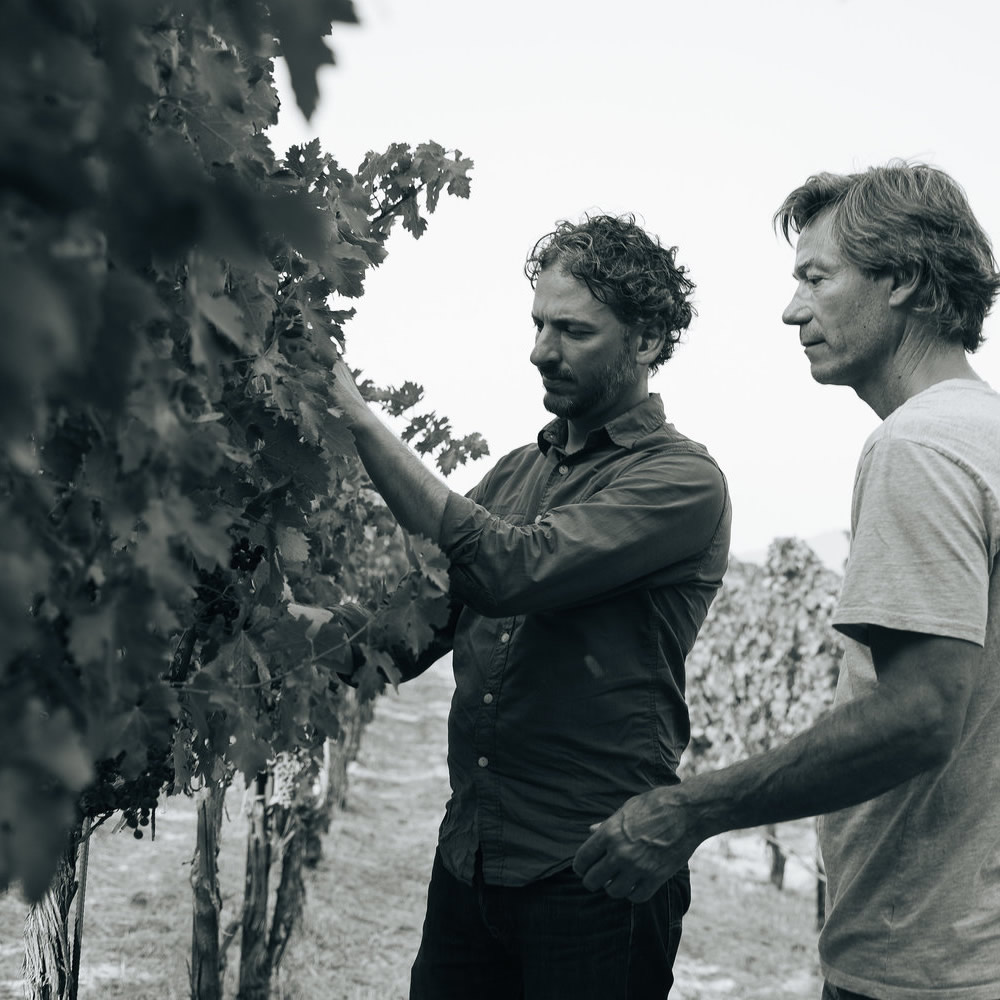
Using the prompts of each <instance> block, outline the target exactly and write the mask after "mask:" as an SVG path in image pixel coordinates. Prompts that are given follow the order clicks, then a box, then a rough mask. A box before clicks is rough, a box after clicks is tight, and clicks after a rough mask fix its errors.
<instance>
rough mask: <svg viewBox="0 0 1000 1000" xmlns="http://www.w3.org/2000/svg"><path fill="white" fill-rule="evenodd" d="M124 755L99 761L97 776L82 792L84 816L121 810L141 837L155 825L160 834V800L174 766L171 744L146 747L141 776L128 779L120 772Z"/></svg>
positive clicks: (133, 834)
mask: <svg viewBox="0 0 1000 1000" xmlns="http://www.w3.org/2000/svg"><path fill="white" fill-rule="evenodd" d="M121 762H122V755H121V754H120V755H119V756H117V757H109V758H107V759H105V760H102V761H98V763H97V780H96V781H95V782H94V783H93V784H92V785H91V786H90V787H89V788H88V789H87V790H86V791H84V793H83V794H82V795H81V796H80V810H81V811H82V813H83V815H84V816H91V817H95V818H103V817H107V816H110V815H111V814H112V813H116V812H120V813H121V814H122V817H123V824H124V825H125V826H127V827H128V828H129V829H130V830H131V831H132V836H133V837H135V838H136V840H141V839H142V836H143V829H144V828H145V827H148V826H151V833H152V834H153V836H154V837H155V835H156V802H157V799H158V798H159V795H160V792H161V791H162V790H164V789H165V790H166V791H168V792H169V791H170V789H171V787H172V785H173V780H174V768H173V764H172V763H171V760H170V750H169V748H168V747H163V748H156V747H150V748H149V749H148V750H147V751H146V769H145V770H144V771H143V773H142V774H140V775H139V776H138V777H137V778H132V779H128V780H126V779H125V778H123V777H122V776H121V774H120V772H119V767H120V766H121Z"/></svg>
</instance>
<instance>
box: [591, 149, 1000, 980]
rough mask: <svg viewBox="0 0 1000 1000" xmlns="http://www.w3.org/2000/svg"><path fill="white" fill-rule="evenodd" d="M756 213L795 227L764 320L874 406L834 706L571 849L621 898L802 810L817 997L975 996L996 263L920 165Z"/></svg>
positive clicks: (985, 756)
mask: <svg viewBox="0 0 1000 1000" xmlns="http://www.w3.org/2000/svg"><path fill="white" fill-rule="evenodd" d="M775 224H776V226H779V227H780V228H781V230H782V232H783V233H784V234H785V236H786V238H788V239H789V240H790V239H791V237H790V233H791V232H795V233H798V241H797V246H796V262H795V272H794V276H795V278H796V280H797V282H798V287H797V290H796V292H795V295H794V297H793V298H792V301H791V302H790V304H789V305H788V307H787V309H786V310H785V312H784V315H783V317H782V318H783V320H784V322H785V323H788V324H789V325H792V326H797V327H798V328H799V339H800V341H801V344H802V346H803V348H804V350H805V354H806V357H807V359H808V360H809V364H810V367H811V371H812V375H813V378H815V379H816V380H817V381H818V382H821V383H824V384H832V385H849V386H851V387H852V388H853V389H854V390H855V391H856V392H857V394H858V395H859V396H860V398H861V399H862V400H864V402H866V403H867V404H868V405H869V406H870V407H871V408H872V409H873V410H874V411H875V412H876V413H877V414H878V415H879V417H881V418H882V421H883V422H882V424H881V426H880V427H878V428H877V429H876V430H875V431H874V433H872V435H871V436H870V437H869V439H868V441H867V442H866V444H865V446H864V449H863V451H862V454H861V459H860V462H859V465H858V471H857V478H856V480H855V490H854V500H853V504H852V513H851V527H852V541H851V550H850V557H849V560H848V563H847V567H846V570H845V576H844V581H843V587H842V591H841V594H840V599H839V603H838V605H837V609H836V612H835V615H834V618H833V623H834V626H835V627H836V628H837V629H838V630H839V631H840V632H842V633H843V635H844V637H845V638H844V641H845V647H846V649H845V657H844V662H843V667H842V672H841V677H840V682H839V685H838V690H837V696H836V700H835V705H834V707H833V709H832V710H831V711H830V712H829V713H827V714H826V715H824V716H823V717H821V718H820V719H819V720H818V721H817V722H816V723H815V725H814V726H813V727H812V728H810V729H808V730H807V731H806V732H804V733H801V734H800V735H799V736H797V737H796V738H795V739H793V740H791V741H790V742H789V743H787V744H786V745H785V746H783V747H780V748H778V749H775V750H773V751H771V752H768V753H764V754H761V755H759V756H756V757H752V758H749V759H747V760H744V761H742V762H740V763H737V764H735V765H734V766H732V767H728V768H724V769H722V770H719V771H716V772H711V773H706V774H701V775H698V776H696V777H693V778H691V779H690V780H688V781H685V782H684V783H683V784H681V785H677V786H673V787H664V788H660V789H654V790H653V791H651V792H647V793H644V794H642V795H640V796H638V797H636V798H634V799H632V800H631V801H629V802H627V803H626V804H625V806H624V807H623V808H622V809H620V810H619V811H618V812H616V813H615V814H614V815H613V816H611V817H610V819H608V820H607V821H606V822H605V823H603V824H602V825H601V826H600V827H599V828H598V829H597V830H596V831H595V832H594V834H593V835H592V836H591V837H590V839H589V840H588V841H587V842H586V843H585V844H584V845H583V846H582V847H581V849H580V851H579V853H578V855H577V858H576V862H575V867H576V870H577V871H578V872H579V873H580V874H581V875H582V876H583V878H584V883H585V884H586V885H587V886H588V887H589V888H591V889H593V890H598V889H600V888H602V887H604V888H606V890H607V892H608V893H609V894H610V895H612V896H615V897H624V896H627V897H629V898H632V899H637V900H641V899H645V898H646V897H647V896H648V895H649V894H650V893H652V892H654V891H656V888H657V886H658V885H659V884H660V882H661V880H662V879H664V878H666V877H668V876H669V875H670V874H671V873H672V872H673V871H674V870H675V869H677V868H678V867H680V866H681V865H683V864H685V863H686V862H687V860H688V858H689V857H690V855H691V854H692V853H693V851H694V850H695V848H696V847H697V846H698V844H700V843H701V842H702V841H704V840H705V839H706V838H708V837H710V836H713V835H714V834H717V833H720V832H722V831H724V830H731V829H736V828H740V827H752V826H758V825H762V824H765V823H775V822H780V821H783V820H791V819H796V818H799V817H803V816H810V815H815V814H824V815H823V819H822V820H821V833H820V837H821V845H822V850H823V856H824V859H825V862H826V869H827V874H828V879H829V893H828V900H829V902H830V904H831V908H830V912H829V914H828V915H827V919H826V924H825V926H824V928H823V932H822V935H821V938H820V945H819V947H820V957H821V961H822V966H823V972H824V975H825V977H826V984H825V989H824V997H825V998H827V1000H867V998H873V1000H925V998H931V997H933V998H935V1000H936V998H941V1000H997V998H998V997H1000V568H998V565H1000V564H998V560H997V553H998V551H1000V396H998V394H997V393H996V392H994V391H993V390H992V389H991V388H990V387H989V386H988V385H987V384H986V383H985V382H983V381H982V380H981V379H980V378H979V377H978V376H977V375H976V373H975V372H974V371H973V370H972V368H971V366H970V365H969V362H968V359H967V357H966V354H967V353H970V352H972V351H974V350H975V349H976V348H977V347H978V346H979V344H980V343H981V342H982V324H983V319H984V317H985V316H986V314H987V312H988V311H989V309H990V307H991V305H992V303H993V301H994V298H995V296H996V293H997V289H998V286H1000V278H998V274H997V268H996V262H995V260H994V258H993V253H992V250H991V247H990V242H989V239H988V238H987V236H986V234H985V233H984V232H983V230H982V228H981V227H980V226H979V224H978V222H977V221H976V219H975V217H974V216H973V214H972V211H971V209H970V208H969V205H968V202H967V200H966V198H965V195H964V193H963V192H962V190H961V188H960V187H959V186H958V185H957V184H956V183H955V182H954V180H952V178H950V177H949V176H948V175H947V174H945V173H944V172H942V171H940V170H936V169H933V168H931V167H927V166H924V165H907V164H905V163H901V162H894V163H892V164H890V165H888V166H886V167H877V168H872V169H870V170H868V171H866V172H864V173H858V174H850V175H847V176H840V175H834V174H819V175H817V176H815V177H811V178H809V180H807V181H806V183H805V184H804V185H803V186H801V187H799V188H797V189H796V190H795V191H793V192H792V193H791V194H790V195H789V196H788V197H787V198H786V200H785V202H784V204H783V205H782V206H781V208H780V209H779V210H778V212H777V214H776V216H775ZM633 885H638V888H637V889H636V890H634V891H633V890H632V889H631V887H632V886H633Z"/></svg>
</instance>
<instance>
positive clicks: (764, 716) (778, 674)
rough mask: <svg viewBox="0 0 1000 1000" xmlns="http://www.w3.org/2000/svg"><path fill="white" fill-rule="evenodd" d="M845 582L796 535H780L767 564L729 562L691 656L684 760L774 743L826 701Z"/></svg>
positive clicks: (711, 761) (709, 759)
mask: <svg viewBox="0 0 1000 1000" xmlns="http://www.w3.org/2000/svg"><path fill="white" fill-rule="evenodd" d="M840 583H841V578H840V576H839V575H838V574H837V573H835V572H833V571H832V570H830V569H828V568H827V567H826V566H824V565H823V563H822V562H821V561H820V559H819V557H818V556H817V555H816V554H815V552H813V550H812V549H811V548H810V547H809V546H808V545H807V544H806V543H805V542H803V541H801V540H799V539H797V538H778V539H775V541H774V542H772V543H771V545H770V547H769V548H768V552H767V556H766V558H765V561H764V563H763V565H761V566H758V565H756V564H754V563H744V562H740V561H738V560H735V559H731V560H730V565H729V570H728V571H727V573H726V577H725V580H724V582H723V587H722V590H721V591H720V592H719V594H718V595H717V596H716V599H715V601H714V602H713V604H712V606H711V608H709V612H708V616H707V617H706V619H705V624H704V625H703V626H702V629H701V632H700V633H699V635H698V639H697V641H696V642H695V645H694V648H693V649H692V650H691V653H690V654H689V655H688V658H687V663H686V676H687V693H688V704H689V706H690V713H691V744H690V747H689V750H688V753H687V755H686V756H685V762H684V766H685V768H687V769H689V770H691V771H697V770H704V769H706V768H717V767H723V766H725V765H727V764H731V763H733V762H734V761H737V760H740V759H742V758H744V757H747V756H750V755H752V754H756V753H761V752H763V751H765V750H769V749H771V748H772V747H775V746H778V745H780V744H781V743H784V742H786V741H787V740H788V739H790V738H791V737H792V736H794V735H796V734H797V733H799V732H801V731H802V730H803V729H805V728H806V727H807V726H809V725H810V724H811V723H812V722H814V721H815V719H816V718H817V717H818V716H819V715H820V714H821V713H822V712H824V711H826V710H827V709H828V708H829V707H830V705H831V704H832V702H833V694H834V691H835V689H836V683H837V674H838V671H839V667H840V660H841V656H842V654H843V646H842V643H841V641H840V639H839V637H838V634H837V633H836V632H835V631H834V630H833V628H832V627H831V625H830V619H831V616H832V615H833V610H834V608H835V607H836V603H837V595H838V593H839V590H840Z"/></svg>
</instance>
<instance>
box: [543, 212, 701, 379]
mask: <svg viewBox="0 0 1000 1000" xmlns="http://www.w3.org/2000/svg"><path fill="white" fill-rule="evenodd" d="M676 253H677V247H664V246H663V245H662V244H661V243H660V241H659V238H658V237H656V236H650V235H649V234H648V233H647V232H646V231H645V230H644V229H642V227H641V226H638V225H637V224H636V221H635V216H634V215H631V214H629V215H622V216H613V215H593V216H585V217H584V221H583V222H579V223H573V222H566V221H562V222H558V223H557V224H556V228H555V229H554V230H553V231H552V232H551V233H547V234H546V235H545V236H543V237H542V238H541V239H540V240H539V241H538V242H537V243H536V244H535V246H534V249H533V250H532V251H531V253H530V254H528V259H527V261H526V262H525V265H524V273H525V275H527V277H528V280H529V281H530V282H531V285H532V287H534V285H535V282H536V281H537V279H538V276H539V274H541V273H542V271H544V270H546V269H548V268H551V267H554V266H558V267H560V268H562V269H563V270H564V271H565V272H566V273H567V274H570V275H572V276H573V277H574V278H576V279H577V280H578V281H582V282H583V283H584V284H585V285H586V286H587V288H589V289H590V293H591V295H593V296H594V298H595V299H597V300H598V301H599V302H603V303H604V304H605V305H606V306H607V307H608V308H609V309H610V310H611V312H612V313H614V315H615V317H616V318H617V319H618V321H619V322H621V323H624V324H625V326H627V327H628V328H629V329H630V330H631V329H632V328H634V327H641V328H644V329H646V330H648V331H650V332H652V333H653V334H657V333H660V332H662V333H663V335H664V341H663V348H662V350H661V351H660V353H659V354H658V355H657V356H656V359H655V360H654V361H653V362H652V364H650V366H649V370H650V371H651V372H655V371H656V370H657V368H659V367H660V365H661V364H663V362H664V361H666V360H667V359H668V358H669V357H670V356H671V355H672V354H673V353H674V347H675V346H676V345H677V343H678V342H679V341H680V339H681V334H682V333H683V332H684V331H685V330H686V329H687V327H688V325H689V324H690V322H691V319H692V317H693V316H695V315H696V313H695V309H694V306H693V305H692V304H691V302H690V297H691V294H692V292H693V291H694V287H695V286H694V282H692V281H691V280H690V278H688V277H687V270H686V268H684V267H681V266H679V265H678V264H676V263H675V260H674V257H675V254H676Z"/></svg>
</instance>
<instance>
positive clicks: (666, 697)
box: [440, 395, 730, 885]
mask: <svg viewBox="0 0 1000 1000" xmlns="http://www.w3.org/2000/svg"><path fill="white" fill-rule="evenodd" d="M565 441H566V424H565V422H564V421H561V420H556V421H553V422H552V423H551V424H549V425H548V426H547V427H546V428H545V429H543V431H542V432H541V433H540V434H539V437H538V443H537V445H535V444H532V445H528V446H526V447H523V448H520V449H518V450H517V451H514V452H512V453H511V454H509V455H507V456H506V457H505V458H503V459H501V460H500V461H499V462H498V463H497V465H496V466H495V467H494V469H493V470H492V471H491V472H490V473H488V474H487V476H486V477H485V479H483V481H482V482H481V483H480V484H479V485H478V486H477V487H476V488H475V489H474V490H472V491H471V493H470V494H469V495H468V497H464V498H463V497H458V496H453V497H452V498H450V499H449V501H448V504H447V508H446V510H445V515H444V529H443V544H442V547H443V549H444V551H445V553H446V555H447V556H448V558H449V560H450V563H451V591H452V598H453V599H454V600H455V601H456V602H457V604H458V607H459V609H460V610H458V613H457V616H453V622H454V633H453V635H452V636H451V637H450V638H451V642H452V648H453V653H454V659H453V663H454V671H455V679H456V691H455V695H454V700H453V702H452V707H451V714H450V717H449V724H448V738H449V749H448V766H449V771H450V775H451V788H452V796H451V799H450V801H449V802H448V806H447V811H446V814H445V818H444V821H443V822H442V825H441V833H440V849H441V854H442V858H443V860H444V863H445V865H446V866H447V868H448V869H449V870H450V871H451V873H452V874H453V875H455V876H456V877H457V878H460V879H462V880H463V881H466V882H471V881H472V875H473V869H474V864H475V855H476V851H477V849H479V850H481V851H482V864H483V873H484V877H485V879H486V881H487V882H488V883H491V884H497V885H523V884H525V883H527V882H530V881H533V880H535V879H538V878H542V877H544V876H546V875H548V874H551V873H552V872H554V871H557V870H559V869H561V868H565V867H566V866H567V865H568V864H570V862H571V861H572V858H573V855H574V854H575V853H576V850H577V848H578V847H579V846H580V844H582V843H583V841H584V840H586V839H587V836H588V835H589V830H588V827H589V826H590V824H592V823H595V822H597V821H600V820H604V819H606V818H607V817H608V816H609V815H610V814H611V813H612V812H614V811H615V810H616V809H617V808H618V807H619V806H621V804H622V803H623V802H624V801H625V800H626V799H627V798H629V797H630V796H631V795H634V794H636V793H638V792H642V791H644V790H646V789H648V788H650V787H652V786H654V785H660V784H668V783H671V782H675V781H676V780H677V778H676V768H677V765H678V762H679V761H680V756H681V752H682V751H683V750H684V747H685V746H686V744H687V742H688V738H689V735H690V727H689V722H688V712H687V707H686V705H685V702H684V659H685V657H686V656H687V654H688V652H689V650H690V649H691V646H692V645H693V643H694V640H695V636H696V634H697V632H698V629H699V627H700V626H701V624H702V622H703V621H704V618H705V614H706V612H707V611H708V607H709V604H710V603H711V601H712V598H713V597H714V596H715V593H716V591H717V590H718V588H719V586H720V585H721V582H722V576H723V573H724V572H725V569H726V565H727V560H728V552H729V527H730V504H729V496H728V491H727V486H726V481H725V478H724V477H723V475H722V472H721V471H720V470H719V468H718V466H717V465H716V464H715V462H714V461H713V460H712V458H711V457H710V456H709V454H708V453H707V451H706V450H705V449H704V447H702V446H701V445H700V444H697V443H695V442H693V441H691V440H689V439H688V438H686V437H684V436H683V435H682V434H679V433H678V432H677V431H676V430H675V429H674V427H673V426H672V425H671V424H668V423H666V422H665V420H664V414H663V406H662V404H661V402H660V399H659V397H658V396H656V395H650V396H649V397H648V398H647V399H646V400H644V401H643V402H642V403H640V404H639V405H638V406H636V407H634V408H633V409H631V410H630V411H628V412H627V413H625V414H623V415H621V416H619V417H617V418H616V419H615V420H612V421H611V422H609V423H608V424H607V425H606V426H605V427H603V428H601V429H599V430H597V431H594V432H592V433H591V434H590V435H589V437H588V440H587V443H586V445H585V446H584V448H583V449H582V450H580V451H578V452H575V453H573V454H569V455H567V454H566V453H565V451H564V445H565Z"/></svg>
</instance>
